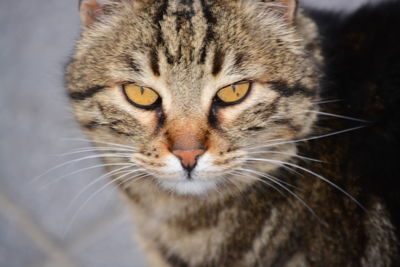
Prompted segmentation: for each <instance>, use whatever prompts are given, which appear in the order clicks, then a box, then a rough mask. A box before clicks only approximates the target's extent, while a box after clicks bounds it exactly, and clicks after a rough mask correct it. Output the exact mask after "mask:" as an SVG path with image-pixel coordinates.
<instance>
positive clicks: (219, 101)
mask: <svg viewBox="0 0 400 267" xmlns="http://www.w3.org/2000/svg"><path fill="white" fill-rule="evenodd" d="M242 83H249V90H247V92H246V94H245V95H244V96H243V97H242V98H241V99H239V100H237V101H234V102H224V101H223V100H222V99H220V98H219V96H218V92H219V90H221V89H223V88H225V87H227V86H231V85H234V84H242ZM253 83H254V82H253V81H250V80H241V81H239V82H235V83H232V84H230V85H227V86H224V87H222V88H220V89H219V90H218V91H217V93H216V94H215V96H214V98H213V105H214V106H218V107H227V106H234V105H237V104H240V103H242V102H243V101H244V100H245V99H246V98H247V97H248V96H249V94H250V92H251V90H252V88H253Z"/></svg>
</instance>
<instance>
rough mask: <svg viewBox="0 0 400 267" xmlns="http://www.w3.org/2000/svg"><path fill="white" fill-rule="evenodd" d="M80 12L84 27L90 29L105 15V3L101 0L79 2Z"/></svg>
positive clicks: (81, 0) (80, 0)
mask: <svg viewBox="0 0 400 267" xmlns="http://www.w3.org/2000/svg"><path fill="white" fill-rule="evenodd" d="M79 11H80V14H81V21H82V25H83V26H84V27H90V25H92V24H93V23H95V22H96V21H97V20H98V19H99V17H100V16H102V15H103V14H104V3H103V1H101V0H79Z"/></svg>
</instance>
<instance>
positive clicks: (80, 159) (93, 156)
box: [31, 153, 131, 183]
mask: <svg viewBox="0 0 400 267" xmlns="http://www.w3.org/2000/svg"><path fill="white" fill-rule="evenodd" d="M104 157H108V158H130V157H131V155H124V154H117V153H113V154H99V155H90V156H85V157H82V158H78V159H72V160H69V161H67V162H64V163H61V164H59V165H57V166H55V167H52V168H50V169H49V170H47V171H46V172H44V173H43V174H41V175H39V176H36V177H35V178H33V179H32V180H31V183H34V182H36V181H37V180H38V179H40V178H41V177H43V176H45V175H47V174H49V173H50V172H52V171H54V170H57V169H59V168H61V167H64V166H67V165H68V164H72V163H76V162H79V161H82V160H87V159H95V158H104Z"/></svg>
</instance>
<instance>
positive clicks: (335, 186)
mask: <svg viewBox="0 0 400 267" xmlns="http://www.w3.org/2000/svg"><path fill="white" fill-rule="evenodd" d="M244 160H248V161H263V162H270V163H275V164H279V165H280V164H282V165H288V166H291V167H294V168H297V169H300V170H302V171H304V172H307V173H309V174H311V175H313V176H315V177H317V178H319V179H321V180H322V181H324V182H325V183H327V184H329V185H331V186H332V187H334V188H336V189H337V190H338V191H340V192H341V193H342V194H344V195H345V196H347V197H348V198H349V199H351V200H352V201H353V202H354V203H356V204H357V205H358V206H359V207H360V208H362V209H363V210H366V209H365V208H364V206H363V205H361V203H360V202H359V201H358V200H357V199H355V198H354V197H353V196H352V195H350V194H349V193H348V192H347V191H345V190H344V189H342V188H341V187H340V186H338V185H336V184H335V183H333V182H331V181H330V180H329V179H326V178H325V177H323V176H321V175H319V174H317V173H315V172H313V171H311V170H309V169H306V168H304V167H301V166H299V165H296V164H293V163H290V162H283V161H279V160H272V159H259V158H247V159H244Z"/></svg>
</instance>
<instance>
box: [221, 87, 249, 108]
mask: <svg viewBox="0 0 400 267" xmlns="http://www.w3.org/2000/svg"><path fill="white" fill-rule="evenodd" d="M250 86H251V83H250V82H239V83H235V84H231V85H229V86H227V87H224V88H222V89H220V90H219V91H218V92H217V100H219V102H220V103H221V102H222V104H228V105H229V104H236V103H237V102H238V101H240V100H242V99H244V98H245V97H246V96H247V93H248V92H249V90H250Z"/></svg>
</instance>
